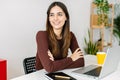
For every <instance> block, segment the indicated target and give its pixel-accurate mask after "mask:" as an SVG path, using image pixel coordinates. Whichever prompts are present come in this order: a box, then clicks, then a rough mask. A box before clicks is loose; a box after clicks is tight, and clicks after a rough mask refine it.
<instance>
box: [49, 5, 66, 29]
mask: <svg viewBox="0 0 120 80" xmlns="http://www.w3.org/2000/svg"><path fill="white" fill-rule="evenodd" d="M65 21H66V15H65V13H64V12H63V10H62V9H61V8H60V7H59V6H54V7H53V8H51V10H50V14H49V22H50V24H51V25H52V27H53V30H54V31H55V30H62V28H63V26H64V24H65Z"/></svg>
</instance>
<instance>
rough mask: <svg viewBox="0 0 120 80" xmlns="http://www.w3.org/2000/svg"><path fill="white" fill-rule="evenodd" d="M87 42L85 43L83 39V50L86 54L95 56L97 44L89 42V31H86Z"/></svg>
mask: <svg viewBox="0 0 120 80" xmlns="http://www.w3.org/2000/svg"><path fill="white" fill-rule="evenodd" d="M88 35H89V40H88V41H87V40H86V38H84V42H85V44H86V47H85V48H84V50H85V52H86V53H87V54H91V55H96V53H97V52H98V48H97V44H96V43H93V42H91V41H90V31H89V30H88Z"/></svg>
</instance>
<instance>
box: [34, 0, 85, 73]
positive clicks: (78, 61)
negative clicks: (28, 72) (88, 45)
mask: <svg viewBox="0 0 120 80" xmlns="http://www.w3.org/2000/svg"><path fill="white" fill-rule="evenodd" d="M36 40H37V55H36V69H37V70H40V69H43V68H44V69H45V70H46V71H47V72H54V71H58V70H63V69H67V68H77V67H82V66H84V58H83V54H82V52H81V50H80V48H79V46H78V43H77V40H76V37H75V35H74V34H73V33H72V32H70V21H69V13H68V11H67V8H66V6H65V5H64V4H63V3H61V2H53V3H52V4H51V5H50V6H49V8H48V11H47V21H46V31H39V32H38V33H37V35H36ZM69 48H70V50H71V52H72V54H71V55H70V56H69V57H68V49H69Z"/></svg>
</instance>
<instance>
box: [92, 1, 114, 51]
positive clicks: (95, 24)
mask: <svg viewBox="0 0 120 80" xmlns="http://www.w3.org/2000/svg"><path fill="white" fill-rule="evenodd" d="M96 7H97V6H96V5H95V4H94V3H92V4H91V15H90V40H91V41H92V42H93V40H94V36H93V35H94V30H95V29H100V31H101V33H100V35H101V36H100V38H101V46H100V51H103V49H104V47H106V46H112V35H113V21H114V5H113V4H110V5H109V7H110V9H111V10H110V11H111V12H110V13H111V15H110V16H111V22H110V24H108V25H107V26H105V25H104V24H102V25H98V15H97V14H96V13H95V10H96ZM105 27H109V28H110V34H109V35H110V42H107V43H106V44H105V43H104V41H105V40H104V39H105V32H104V31H105Z"/></svg>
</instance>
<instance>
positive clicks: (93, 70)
mask: <svg viewBox="0 0 120 80" xmlns="http://www.w3.org/2000/svg"><path fill="white" fill-rule="evenodd" d="M101 69H102V67H101V66H99V67H97V68H95V69H92V70H90V71H88V72H85V73H84V74H87V75H91V76H96V77H98V76H99V75H100V72H101Z"/></svg>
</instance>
